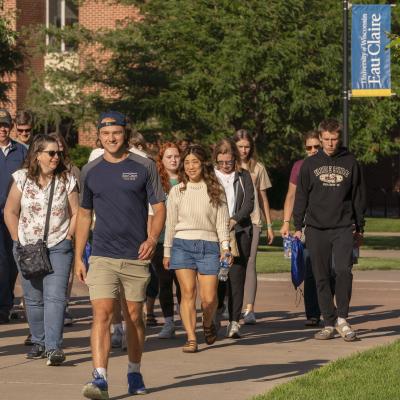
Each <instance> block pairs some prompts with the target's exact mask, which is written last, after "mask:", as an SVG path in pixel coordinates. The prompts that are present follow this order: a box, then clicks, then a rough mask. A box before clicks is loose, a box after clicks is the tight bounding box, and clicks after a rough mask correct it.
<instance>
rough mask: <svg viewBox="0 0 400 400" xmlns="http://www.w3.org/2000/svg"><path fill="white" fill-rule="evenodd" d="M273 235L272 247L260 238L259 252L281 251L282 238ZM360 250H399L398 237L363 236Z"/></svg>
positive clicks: (263, 238)
mask: <svg viewBox="0 0 400 400" xmlns="http://www.w3.org/2000/svg"><path fill="white" fill-rule="evenodd" d="M275 233H276V236H275V237H274V241H273V242H272V245H267V240H266V237H265V235H262V236H261V238H260V246H259V247H258V250H259V251H281V250H282V237H281V236H280V234H279V232H275ZM362 248H363V249H365V250H400V236H365V237H364V243H363V245H362Z"/></svg>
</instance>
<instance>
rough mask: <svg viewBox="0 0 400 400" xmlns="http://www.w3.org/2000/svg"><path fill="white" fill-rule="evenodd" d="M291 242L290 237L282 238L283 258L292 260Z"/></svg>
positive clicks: (291, 238)
mask: <svg viewBox="0 0 400 400" xmlns="http://www.w3.org/2000/svg"><path fill="white" fill-rule="evenodd" d="M292 240H293V237H292V236H291V235H289V236H284V237H283V257H285V258H292Z"/></svg>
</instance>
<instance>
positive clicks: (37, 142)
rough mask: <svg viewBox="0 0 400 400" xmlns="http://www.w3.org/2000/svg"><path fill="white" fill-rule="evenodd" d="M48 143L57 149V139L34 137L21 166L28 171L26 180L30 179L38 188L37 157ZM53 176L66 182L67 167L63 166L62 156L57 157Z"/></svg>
mask: <svg viewBox="0 0 400 400" xmlns="http://www.w3.org/2000/svg"><path fill="white" fill-rule="evenodd" d="M49 143H55V144H56V145H57V147H58V142H57V139H55V138H53V137H51V136H49V135H35V136H34V138H33V141H32V144H31V145H30V146H29V150H28V154H27V156H26V159H25V161H24V164H23V166H22V167H23V168H26V169H27V170H28V172H27V178H29V179H32V180H33V181H34V182H35V183H36V184H37V185H38V186H40V184H39V175H40V165H39V162H38V160H37V156H38V154H39V153H40V152H41V151H43V150H44V149H45V148H46V146H47V145H48V144H49ZM54 176H55V177H59V178H61V179H62V180H63V181H66V180H67V167H66V166H65V163H64V159H63V157H62V156H61V157H59V163H58V165H57V168H56V169H55V170H54Z"/></svg>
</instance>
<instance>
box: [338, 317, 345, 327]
mask: <svg viewBox="0 0 400 400" xmlns="http://www.w3.org/2000/svg"><path fill="white" fill-rule="evenodd" d="M346 322H347V321H346V320H345V319H344V318H340V317H338V319H337V323H338V325H341V324H345V323H346Z"/></svg>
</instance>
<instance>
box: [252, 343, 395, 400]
mask: <svg viewBox="0 0 400 400" xmlns="http://www.w3.org/2000/svg"><path fill="white" fill-rule="evenodd" d="M399 359H400V342H399V341H397V342H395V343H393V344H391V345H388V346H381V347H377V348H374V349H371V350H367V351H365V352H363V353H358V354H356V355H354V356H351V357H348V358H343V359H340V360H338V361H335V362H332V363H330V364H329V365H326V366H324V367H322V368H319V369H316V370H314V371H311V372H309V373H307V374H306V375H304V376H302V377H300V378H297V379H294V380H293V381H291V382H289V383H286V384H283V385H280V386H277V387H276V388H274V389H272V390H271V391H270V392H267V393H266V394H264V395H259V396H256V397H253V400H289V399H290V400H389V399H399V398H400V379H399V376H400V363H399Z"/></svg>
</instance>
